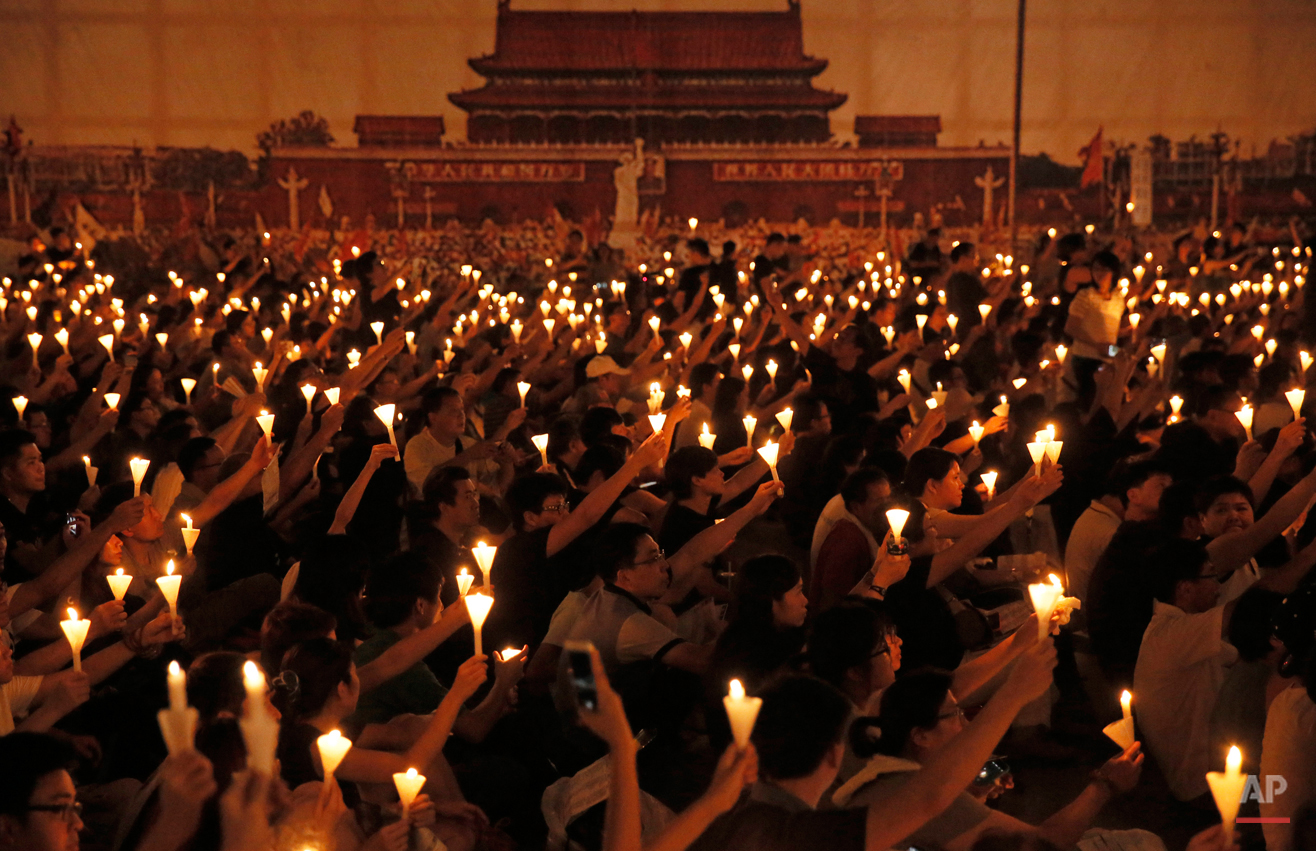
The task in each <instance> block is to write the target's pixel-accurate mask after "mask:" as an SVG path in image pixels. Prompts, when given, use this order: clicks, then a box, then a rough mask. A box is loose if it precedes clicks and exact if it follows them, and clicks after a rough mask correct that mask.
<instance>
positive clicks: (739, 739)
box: [722, 680, 763, 751]
mask: <svg viewBox="0 0 1316 851" xmlns="http://www.w3.org/2000/svg"><path fill="white" fill-rule="evenodd" d="M722 705H723V706H724V707H726V710H727V721H729V722H730V723H731V735H732V737H733V738H734V739H735V740H736V748H737V749H739V750H742V751H743V750H744V749H745V748H747V747H749V736H750V734H751V733H753V732H754V722H755V721H756V720H758V717H759V709H760V708H762V706H763V698H761V697H746V696H745V687H744V686H742V685H741V684H740V680H732V681H731V683H730V685H729V686H728V688H727V696H726V697H724V698H722Z"/></svg>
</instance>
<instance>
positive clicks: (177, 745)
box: [156, 662, 198, 754]
mask: <svg viewBox="0 0 1316 851" xmlns="http://www.w3.org/2000/svg"><path fill="white" fill-rule="evenodd" d="M168 682H169V707H168V708H167V709H161V710H160V711H159V712H157V713H156V720H157V721H158V722H159V724H160V735H161V736H162V737H163V738H164V741H165V746H166V747H167V748H168V749H169V753H171V754H176V753H182V752H184V751H187V750H190V749H191V748H192V747H193V739H194V738H195V736H196V725H197V718H198V714H197V711H196V710H195V709H193V708H192V707H190V706H188V705H187V676H186V674H184V673H183V669H182V668H180V667H179V666H178V663H177V662H170V663H169V676H168Z"/></svg>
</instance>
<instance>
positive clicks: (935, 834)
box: [837, 756, 992, 848]
mask: <svg viewBox="0 0 1316 851" xmlns="http://www.w3.org/2000/svg"><path fill="white" fill-rule="evenodd" d="M874 768H877V769H879V771H878V772H874ZM880 769H890V770H880ZM918 769H919V764H918V763H916V762H912V761H910V760H906V759H899V758H896V757H888V756H875V757H873V758H872V759H871V760H870V761H869V764H868V765H867V766H865V768H864V769H863V770H861V771H860V772H859V774H857V775H856V776H855V777H853V778H851V780H850V781H849V782H848V783H846V785H845V786H844V787H842V789H841V790H840V791H838V793H837V797H838V798H839V799H840V800H841V801H844V805H845V806H865V807H866V806H869V805H871V804H873V803H876V802H877V801H881V800H883V799H884V798H889V797H891V796H892V795H894V794H896V793H897V792H899V791H900V790H901V789H902V788H904V786H905V784H906V783H908V782H909V779H910V778H911V777H913V776H914V773H915V772H917V771H918ZM870 774H875V776H873V777H872V779H871V780H867V781H866V782H865V777H866V776H867V775H870ZM861 783H862V785H859V784H861ZM854 785H859V788H858V789H856V790H854V792H853V793H850V794H848V795H847V794H845V793H846V792H847V788H846V787H852V786H854ZM991 814H992V810H991V808H990V807H988V806H987V805H986V804H984V803H983V802H982V801H979V800H978V799H977V798H975V797H973V796H972V795H970V794H969V793H968V792H961V793H960V794H958V795H956V796H955V800H954V801H952V802H951V805H950V806H949V807H947V808H946V809H944V810H942V811H941V812H940V813H938V814H937V815H935V816H934V817H933V818H932V819H931V820H930V821H928V822H926V823H925V824H924V825H923V826H922V827H920V828H919V829H918V830H916V831H914V832H913V833H911V834H910V835H909V836H907V837H905V838H904V839H902V840H901V841H900V842H898V843H896V844H897V846H899V847H901V848H903V847H905V846H911V845H912V846H914V847H917V848H945V847H946V846H947V845H949V844H950V843H951V842H953V841H954V840H956V839H958V838H959V837H961V836H963V835H964V834H966V833H968V832H969V831H970V830H973V829H974V828H976V827H977V826H978V825H980V824H982V823H983V822H984V821H986V820H987V818H988V817H989V816H991Z"/></svg>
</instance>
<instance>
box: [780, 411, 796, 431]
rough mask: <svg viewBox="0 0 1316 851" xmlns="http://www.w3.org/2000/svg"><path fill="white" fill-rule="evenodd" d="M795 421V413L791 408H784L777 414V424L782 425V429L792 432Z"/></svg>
mask: <svg viewBox="0 0 1316 851" xmlns="http://www.w3.org/2000/svg"><path fill="white" fill-rule="evenodd" d="M794 421H795V412H794V411H792V410H791V409H790V408H783V409H782V410H780V411H778V412H777V422H779V423H781V427H782V429H784V430H785V431H790V430H791V423H792V422H794Z"/></svg>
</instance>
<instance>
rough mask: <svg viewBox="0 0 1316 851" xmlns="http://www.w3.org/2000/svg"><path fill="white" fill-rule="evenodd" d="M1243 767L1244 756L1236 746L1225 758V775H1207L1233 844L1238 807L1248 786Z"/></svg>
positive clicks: (1207, 780) (1216, 772) (1213, 773)
mask: <svg viewBox="0 0 1316 851" xmlns="http://www.w3.org/2000/svg"><path fill="white" fill-rule="evenodd" d="M1242 766H1243V754H1242V752H1240V751H1239V749H1238V746H1237V745H1235V746H1232V747H1230V749H1229V756H1228V757H1226V758H1225V770H1224V772H1223V773H1222V772H1219V771H1208V772H1207V773H1206V782H1207V784H1208V785H1209V786H1210V787H1211V797H1213V798H1215V805H1216V808H1217V809H1218V810H1220V821H1221V822H1222V823H1223V825H1224V829H1225V837H1226V838H1227V839H1228V840H1229V841H1231V842H1232V840H1233V835H1234V819H1235V818H1237V816H1238V806H1239V804H1240V803H1241V802H1242V800H1243V787H1244V786H1245V785H1246V784H1247V775H1246V774H1243V773H1242V772H1241V771H1240V769H1241V768H1242Z"/></svg>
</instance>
